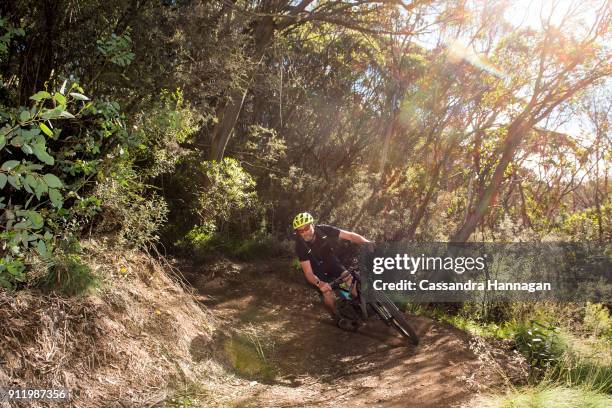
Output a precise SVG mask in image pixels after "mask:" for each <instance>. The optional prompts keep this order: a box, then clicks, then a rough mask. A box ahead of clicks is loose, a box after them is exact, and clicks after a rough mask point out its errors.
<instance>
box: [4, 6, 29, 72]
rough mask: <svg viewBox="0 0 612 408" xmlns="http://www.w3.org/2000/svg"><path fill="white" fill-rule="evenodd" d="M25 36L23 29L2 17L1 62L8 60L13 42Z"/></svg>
mask: <svg viewBox="0 0 612 408" xmlns="http://www.w3.org/2000/svg"><path fill="white" fill-rule="evenodd" d="M24 35H25V31H24V29H23V28H22V27H14V26H13V25H12V24H11V23H10V22H9V21H8V20H7V19H6V18H3V17H0V62H2V61H3V60H4V58H6V55H7V53H8V48H9V45H10V43H11V40H12V39H13V38H14V37H23V36H24ZM0 78H1V76H0Z"/></svg>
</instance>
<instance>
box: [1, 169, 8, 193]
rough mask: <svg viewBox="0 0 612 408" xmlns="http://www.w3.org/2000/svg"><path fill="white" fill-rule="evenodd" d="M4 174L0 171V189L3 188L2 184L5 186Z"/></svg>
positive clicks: (5, 178)
mask: <svg viewBox="0 0 612 408" xmlns="http://www.w3.org/2000/svg"><path fill="white" fill-rule="evenodd" d="M6 180H7V177H6V174H4V173H0V190H2V189H3V188H4V186H6Z"/></svg>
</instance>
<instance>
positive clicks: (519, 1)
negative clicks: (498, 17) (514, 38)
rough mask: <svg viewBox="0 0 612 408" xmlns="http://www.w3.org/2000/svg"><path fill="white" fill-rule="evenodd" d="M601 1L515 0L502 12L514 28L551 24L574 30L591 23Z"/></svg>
mask: <svg viewBox="0 0 612 408" xmlns="http://www.w3.org/2000/svg"><path fill="white" fill-rule="evenodd" d="M597 7H601V2H594V1H589V0H587V1H581V0H516V1H512V2H511V6H510V7H509V8H508V9H507V11H506V13H505V14H504V18H505V19H506V21H508V22H509V23H511V24H512V25H513V26H515V27H516V28H526V27H530V28H532V29H534V30H541V29H543V28H544V27H546V26H547V25H552V26H555V27H557V28H560V29H562V30H563V31H566V32H569V31H571V32H576V31H579V30H580V29H581V28H586V27H588V26H589V24H590V23H593V21H594V19H595V14H596V11H597Z"/></svg>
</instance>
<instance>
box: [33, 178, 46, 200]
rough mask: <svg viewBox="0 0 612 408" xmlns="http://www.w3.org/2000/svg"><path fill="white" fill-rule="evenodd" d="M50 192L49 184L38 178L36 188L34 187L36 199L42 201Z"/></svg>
mask: <svg viewBox="0 0 612 408" xmlns="http://www.w3.org/2000/svg"><path fill="white" fill-rule="evenodd" d="M48 191H49V188H48V186H47V183H45V180H43V179H42V178H37V183H36V187H34V194H36V198H37V199H38V200H40V197H42V195H43V194H46V193H47V192H48Z"/></svg>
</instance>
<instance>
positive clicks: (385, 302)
mask: <svg viewBox="0 0 612 408" xmlns="http://www.w3.org/2000/svg"><path fill="white" fill-rule="evenodd" d="M374 297H375V299H376V301H377V303H379V307H381V308H383V309H384V310H385V312H387V313H388V314H389V315H390V316H391V319H390V323H391V324H393V327H395V329H396V330H397V331H398V332H399V333H400V334H401V335H402V336H403V337H404V338H406V339H407V340H409V341H410V342H411V343H412V344H414V345H415V346H416V345H418V344H419V337H418V336H417V334H416V332H415V331H414V330H413V329H412V327H410V323H408V320H407V319H406V316H404V314H403V313H402V312H401V311H400V310H399V309H398V308H397V306H395V303H393V302H392V301H391V299H389V298H388V297H387V296H386V295H385V294H384V293H375V294H374ZM377 313H379V312H378V311H377ZM379 315H380V313H379ZM381 317H382V318H383V320H387V319H386V318H385V317H384V316H381Z"/></svg>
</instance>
